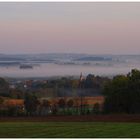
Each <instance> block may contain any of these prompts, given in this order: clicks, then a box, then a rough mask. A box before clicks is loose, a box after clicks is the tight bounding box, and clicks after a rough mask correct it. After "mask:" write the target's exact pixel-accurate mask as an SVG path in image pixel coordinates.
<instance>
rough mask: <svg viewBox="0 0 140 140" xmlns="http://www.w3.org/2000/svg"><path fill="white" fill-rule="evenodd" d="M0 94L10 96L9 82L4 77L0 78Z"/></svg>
mask: <svg viewBox="0 0 140 140" xmlns="http://www.w3.org/2000/svg"><path fill="white" fill-rule="evenodd" d="M0 95H1V96H5V97H8V96H9V83H8V82H7V81H6V80H5V79H3V78H0Z"/></svg>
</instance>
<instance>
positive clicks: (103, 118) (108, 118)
mask: <svg viewBox="0 0 140 140" xmlns="http://www.w3.org/2000/svg"><path fill="white" fill-rule="evenodd" d="M90 121H92V122H140V115H79V116H78V115H77V116H46V117H0V122H90Z"/></svg>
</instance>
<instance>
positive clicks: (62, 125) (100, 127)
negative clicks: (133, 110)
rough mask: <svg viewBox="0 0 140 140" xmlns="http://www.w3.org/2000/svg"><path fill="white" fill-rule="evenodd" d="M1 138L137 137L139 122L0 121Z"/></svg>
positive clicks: (139, 130) (139, 131) (139, 127)
mask: <svg viewBox="0 0 140 140" xmlns="http://www.w3.org/2000/svg"><path fill="white" fill-rule="evenodd" d="M0 137H1V138H139V137H140V123H128V122H124V123H122V122H121V123H119V122H0Z"/></svg>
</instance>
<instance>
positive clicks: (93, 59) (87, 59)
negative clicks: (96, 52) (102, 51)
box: [76, 56, 112, 61]
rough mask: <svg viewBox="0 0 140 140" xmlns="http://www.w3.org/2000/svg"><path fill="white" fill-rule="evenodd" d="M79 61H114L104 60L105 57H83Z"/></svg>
mask: <svg viewBox="0 0 140 140" xmlns="http://www.w3.org/2000/svg"><path fill="white" fill-rule="evenodd" d="M76 60H77V61H108V60H112V59H111V58H104V57H98V56H89V57H82V58H78V59H76Z"/></svg>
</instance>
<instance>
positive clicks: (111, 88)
mask: <svg viewBox="0 0 140 140" xmlns="http://www.w3.org/2000/svg"><path fill="white" fill-rule="evenodd" d="M103 94H104V96H105V103H104V111H105V112H106V113H140V71H139V70H137V69H133V70H132V71H131V72H130V73H128V74H127V75H118V76H115V77H114V78H113V79H112V80H111V81H110V82H108V83H107V84H106V85H105V86H104V90H103Z"/></svg>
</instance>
